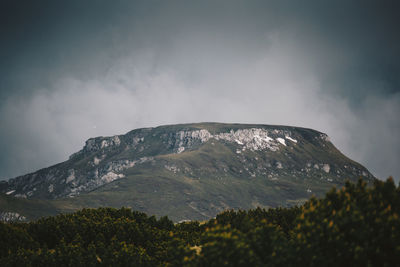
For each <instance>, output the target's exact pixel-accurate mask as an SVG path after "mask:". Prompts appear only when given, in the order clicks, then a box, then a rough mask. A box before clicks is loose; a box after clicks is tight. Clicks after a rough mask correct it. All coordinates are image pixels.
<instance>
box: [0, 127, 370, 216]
mask: <svg viewBox="0 0 400 267" xmlns="http://www.w3.org/2000/svg"><path fill="white" fill-rule="evenodd" d="M359 177H362V178H364V179H365V180H367V181H372V180H373V179H375V178H374V177H373V176H372V175H371V174H370V173H369V172H368V170H367V169H366V168H364V167H363V166H361V165H360V164H358V163H356V162H354V161H352V160H350V159H348V158H347V157H346V156H344V155H343V154H342V153H340V151H339V150H337V149H336V148H335V146H334V145H333V144H332V143H331V142H330V141H329V138H328V136H327V135H326V134H324V133H321V132H318V131H315V130H311V129H306V128H299V127H290V126H272V125H247V124H222V123H197V124H180V125H169V126H160V127H156V128H143V129H136V130H133V131H130V132H128V133H127V134H124V135H116V136H112V137H96V138H91V139H89V140H87V141H86V144H85V146H84V147H83V148H82V150H80V151H78V152H77V153H75V154H73V155H71V156H70V158H69V160H67V161H65V162H62V163H59V164H57V165H54V166H51V167H48V168H45V169H41V170H39V171H37V172H34V173H30V174H27V175H23V176H20V177H16V178H14V179H10V180H8V181H3V182H1V183H0V192H2V195H1V199H0V200H1V201H0V212H3V213H6V212H7V216H8V217H10V216H12V214H14V213H15V214H18V215H19V216H20V217H21V218H22V216H24V217H26V218H28V219H32V218H36V217H38V216H42V215H50V214H55V213H58V212H65V211H72V210H75V209H79V208H83V207H98V206H113V207H121V206H125V207H131V208H133V209H135V210H139V211H144V212H147V213H149V214H157V215H168V216H169V217H171V218H172V219H173V220H184V219H198V220H203V219H208V218H210V217H213V216H215V215H216V214H217V213H218V212H221V211H222V210H225V209H231V208H235V209H239V208H240V209H247V208H253V207H256V206H261V207H276V206H290V205H295V204H298V203H301V202H302V201H304V200H306V199H308V198H309V197H310V196H311V195H312V194H315V195H317V196H319V195H322V194H324V193H325V192H326V191H327V190H329V189H330V188H331V187H332V186H342V185H343V184H344V182H345V181H346V180H347V179H349V180H352V181H355V180H357V179H358V178H359ZM10 214H11V215H10ZM15 216H16V215H15Z"/></svg>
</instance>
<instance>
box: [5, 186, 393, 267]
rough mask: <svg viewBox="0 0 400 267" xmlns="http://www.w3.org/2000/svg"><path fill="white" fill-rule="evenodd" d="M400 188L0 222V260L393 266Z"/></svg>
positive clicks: (24, 263) (96, 211)
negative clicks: (192, 217) (202, 213)
mask: <svg viewBox="0 0 400 267" xmlns="http://www.w3.org/2000/svg"><path fill="white" fill-rule="evenodd" d="M399 214H400V187H396V186H395V184H394V183H393V180H392V179H388V180H387V181H386V182H382V181H375V183H374V185H373V186H367V185H366V183H364V182H363V181H362V180H359V181H358V183H357V184H352V183H346V185H345V187H343V188H342V189H340V190H336V189H332V190H331V191H330V192H329V193H327V194H326V196H325V197H324V198H321V199H316V198H312V199H311V200H309V201H307V202H306V203H305V204H304V205H303V206H301V207H293V208H276V209H268V210H265V209H261V208H257V209H253V210H249V211H243V210H239V211H233V210H230V211H226V212H223V213H220V214H219V215H217V216H216V218H214V219H211V220H209V221H207V222H203V223H199V222H197V221H190V222H183V223H178V224H173V222H172V221H171V220H169V219H168V218H167V217H161V218H159V219H156V218H155V217H154V216H151V217H148V216H147V215H146V214H144V213H141V212H135V211H131V210H130V209H127V208H122V209H113V208H98V209H83V210H81V211H79V212H76V213H72V214H62V215H58V216H55V217H48V218H42V219H40V220H37V221H34V222H29V223H0V265H1V266H55V265H58V266H82V265H86V266H101V265H105V266H111V265H112V266H114V265H115V266H206V265H207V266H294V265H299V266H337V265H339V266H344V265H346V266H398V265H399V262H400V218H399Z"/></svg>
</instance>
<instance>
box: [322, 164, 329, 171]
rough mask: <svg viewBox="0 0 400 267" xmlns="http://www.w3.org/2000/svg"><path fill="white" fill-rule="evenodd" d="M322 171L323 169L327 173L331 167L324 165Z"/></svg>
mask: <svg viewBox="0 0 400 267" xmlns="http://www.w3.org/2000/svg"><path fill="white" fill-rule="evenodd" d="M322 169H323V170H324V171H325V172H326V173H329V171H330V170H331V167H330V166H329V164H324V166H322Z"/></svg>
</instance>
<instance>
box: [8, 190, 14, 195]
mask: <svg viewBox="0 0 400 267" xmlns="http://www.w3.org/2000/svg"><path fill="white" fill-rule="evenodd" d="M14 192H15V190H11V191H8V192H7V193H6V195H11V194H12V193H14Z"/></svg>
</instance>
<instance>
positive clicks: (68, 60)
mask: <svg viewBox="0 0 400 267" xmlns="http://www.w3.org/2000/svg"><path fill="white" fill-rule="evenodd" d="M71 3H72V2H71ZM99 3H100V4H98V5H96V6H95V7H91V6H81V5H79V4H76V3H73V4H68V5H67V4H65V5H67V6H65V7H62V8H63V10H64V12H63V15H62V16H61V17H58V16H57V15H58V14H59V13H58V12H59V11H58V9H56V7H55V6H54V5H52V4H51V3H49V4H48V5H46V9H45V8H44V5H43V6H31V7H29V6H28V7H29V8H28V9H27V10H25V13H26V14H25V15H24V16H22V17H20V19H21V20H20V21H16V20H15V19H11V18H10V19H9V21H8V26H7V27H4V28H3V29H2V30H3V31H4V30H6V31H8V32H12V33H14V35H13V36H14V37H15V38H14V39H13V40H11V41H10V40H8V43H7V42H6V44H5V45H4V46H3V48H2V49H1V54H0V55H2V56H3V57H4V58H5V59H6V61H7V60H8V61H7V64H6V63H3V64H1V63H0V70H1V71H2V72H3V73H5V74H6V75H4V78H2V79H1V80H0V82H1V83H0V88H1V92H0V96H1V100H0V122H1V128H0V148H1V149H2V151H3V153H2V156H1V157H0V179H5V178H10V177H13V176H16V175H21V174H24V173H26V172H30V171H34V170H36V169H39V168H42V167H45V166H48V165H51V164H54V163H57V162H60V161H62V160H65V159H67V157H68V155H70V154H72V153H73V152H76V151H77V150H79V149H80V148H81V147H82V145H83V144H84V141H85V140H86V139H87V138H89V137H94V136H100V135H103V136H106V135H114V134H122V133H125V132H127V131H130V130H132V129H134V128H138V127H149V126H150V127H151V126H158V125H162V124H172V123H188V122H200V121H217V122H238V123H262V124H283V125H294V126H302V127H310V128H314V129H317V130H320V131H323V132H325V133H327V134H328V135H329V136H331V139H332V141H333V143H334V144H335V145H336V146H337V147H338V148H339V149H340V150H341V151H342V152H343V153H344V154H345V155H347V156H349V157H350V158H352V159H354V160H356V161H358V162H360V163H362V164H364V165H365V166H366V167H367V168H368V169H369V170H370V171H372V172H373V173H374V174H375V175H377V176H378V177H381V178H386V177H387V176H389V175H393V176H394V177H395V178H396V179H397V180H398V179H399V176H400V167H399V166H398V160H399V158H400V141H399V140H398V139H399V138H398V137H399V136H400V120H399V118H398V114H400V93H399V88H398V85H399V81H398V77H397V76H398V75H397V76H396V75H395V73H396V71H397V70H398V69H399V68H398V66H399V63H398V62H397V60H396V58H397V59H398V57H397V56H398V51H397V50H396V49H392V46H393V45H395V44H399V38H398V34H397V33H396V30H395V29H391V28H390V27H391V26H393V23H394V22H393V21H392V20H394V19H393V18H392V17H391V16H390V14H391V13H390V9H383V8H382V7H380V8H375V7H374V6H372V5H371V4H370V3H367V4H366V5H365V6H364V9H362V10H360V9H357V8H355V7H357V5H355V4H354V3H353V2H348V3H349V4H348V5H349V6H347V8H346V9H344V7H346V5H347V4H344V3H341V4H337V5H335V6H332V7H330V8H324V7H322V6H320V5H319V4H318V2H315V3H310V4H308V6H292V5H291V6H285V5H284V4H278V3H279V2H275V1H269V2H264V1H262V2H256V1H254V2H249V3H248V2H240V1H238V2H231V3H232V4H230V5H226V3H225V5H222V4H221V3H219V2H218V3H214V4H213V3H211V2H210V3H206V2H203V3H202V4H196V5H197V6H193V5H188V4H184V3H180V2H169V4H162V2H160V3H157V4H154V3H153V4H151V3H150V4H143V2H132V3H129V4H127V3H126V2H117V3H115V4H112V5H110V4H109V3H107V2H104V3H102V2H99ZM346 3H347V1H346ZM385 4H387V5H389V4H390V3H386V2H385ZM368 5H371V6H368ZM383 6H385V5H383ZM373 8H375V12H372V11H373ZM9 9H10V10H14V9H12V7H10V8H9ZM34 11H35V12H36V13H39V14H40V15H41V16H39V17H40V19H39V20H34V18H35V16H33V15H32V14H33V13H35V12H34ZM89 11H90V12H89ZM14 12H17V13H18V12H21V11H20V10H19V9H16V11H15V10H14ZM11 13H12V12H11ZM376 14H378V15H376ZM339 15H340V17H341V18H342V19H341V20H337V18H338V16H339ZM383 15H386V16H383ZM376 16H377V17H376ZM380 16H381V17H380ZM14 17H15V16H14ZM17 18H19V17H18V16H17ZM30 18H31V19H30ZM352 18H353V19H352ZM367 19H368V20H367ZM17 22H18V23H17ZM33 22H35V23H33ZM2 25H4V24H2ZM11 26H12V27H11ZM343 27H344V28H343ZM10 28H12V29H14V30H11V29H10ZM364 28H368V29H369V31H365V30H364ZM22 32H25V33H27V34H26V35H24V34H22ZM377 37H379V38H381V40H380V42H378V41H375V38H377ZM11 39H12V38H11ZM382 40H383V41H387V42H382ZM389 41H390V42H389ZM6 54H7V55H14V57H11V56H6ZM3 62H5V61H3Z"/></svg>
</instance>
